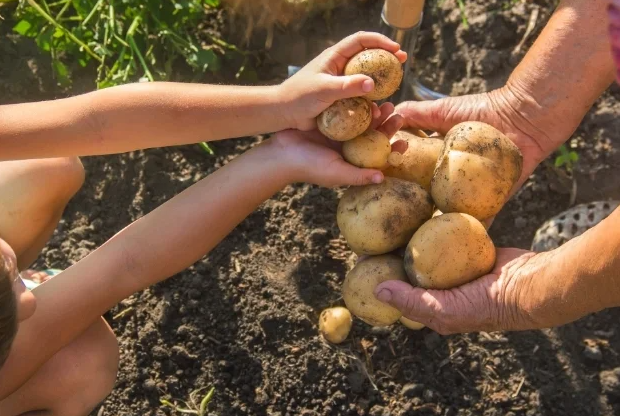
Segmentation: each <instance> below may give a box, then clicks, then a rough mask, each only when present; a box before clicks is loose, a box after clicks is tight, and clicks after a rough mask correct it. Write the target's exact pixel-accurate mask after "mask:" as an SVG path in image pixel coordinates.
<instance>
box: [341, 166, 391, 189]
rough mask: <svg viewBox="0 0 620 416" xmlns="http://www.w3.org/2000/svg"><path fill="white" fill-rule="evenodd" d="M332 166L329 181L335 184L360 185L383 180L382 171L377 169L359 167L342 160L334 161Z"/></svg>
mask: <svg viewBox="0 0 620 416" xmlns="http://www.w3.org/2000/svg"><path fill="white" fill-rule="evenodd" d="M332 167H333V170H331V171H330V172H329V176H330V177H331V178H332V180H331V181H330V182H332V183H334V184H335V185H340V186H346V185H349V186H360V185H368V184H371V183H381V182H383V178H384V177H383V173H382V172H381V171H380V170H377V169H360V168H358V167H356V166H353V165H351V164H349V163H347V162H345V161H344V160H340V161H338V162H336V163H334V164H333V165H332Z"/></svg>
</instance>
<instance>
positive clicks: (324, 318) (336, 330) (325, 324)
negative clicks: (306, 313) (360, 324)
mask: <svg viewBox="0 0 620 416" xmlns="http://www.w3.org/2000/svg"><path fill="white" fill-rule="evenodd" d="M352 325H353V318H352V317H351V312H349V310H348V309H347V308H343V307H342V306H336V307H333V308H328V309H325V310H323V312H321V315H320V316H319V332H320V333H321V335H323V337H324V338H325V339H326V340H328V341H329V342H331V343H332V344H340V343H341V342H343V341H344V340H346V339H347V337H348V336H349V332H350V331H351V326H352Z"/></svg>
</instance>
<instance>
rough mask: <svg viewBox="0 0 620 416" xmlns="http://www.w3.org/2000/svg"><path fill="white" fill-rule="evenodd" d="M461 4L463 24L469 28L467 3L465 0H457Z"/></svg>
mask: <svg viewBox="0 0 620 416" xmlns="http://www.w3.org/2000/svg"><path fill="white" fill-rule="evenodd" d="M456 2H457V4H458V5H459V10H460V12H461V21H462V22H463V26H464V27H465V29H467V28H469V21H468V20H467V14H466V13H465V3H464V2H463V0H456Z"/></svg>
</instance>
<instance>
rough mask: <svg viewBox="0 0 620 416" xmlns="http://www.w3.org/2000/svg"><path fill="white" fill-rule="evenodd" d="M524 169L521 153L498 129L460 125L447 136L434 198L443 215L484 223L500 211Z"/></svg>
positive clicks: (437, 170) (433, 180)
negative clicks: (459, 215) (457, 214)
mask: <svg viewBox="0 0 620 416" xmlns="http://www.w3.org/2000/svg"><path fill="white" fill-rule="evenodd" d="M522 169H523V156H522V154H521V151H520V150H519V148H518V147H517V146H516V145H515V144H514V143H513V142H512V141H511V140H510V139H508V138H507V137H506V136H505V135H504V134H502V133H501V132H500V131H499V130H497V129H495V128H494V127H492V126H490V125H488V124H485V123H480V122H464V123H460V124H457V125H456V126H454V127H453V128H452V129H451V130H450V131H449V132H448V133H447V134H446V137H445V140H444V146H443V148H442V150H441V154H440V156H439V158H438V160H437V166H436V168H435V172H434V174H433V179H432V181H431V195H432V197H433V200H434V201H435V204H436V205H437V208H439V209H440V210H441V211H442V212H444V213H448V212H464V213H467V214H470V215H472V216H474V217H476V218H477V219H479V220H485V219H488V218H490V217H493V216H494V215H496V214H497V213H498V212H499V211H500V210H501V208H502V207H503V205H504V204H505V203H506V201H507V198H508V194H509V193H510V191H511V189H512V187H513V186H514V185H515V183H516V182H517V181H518V180H519V177H520V176H521V171H522Z"/></svg>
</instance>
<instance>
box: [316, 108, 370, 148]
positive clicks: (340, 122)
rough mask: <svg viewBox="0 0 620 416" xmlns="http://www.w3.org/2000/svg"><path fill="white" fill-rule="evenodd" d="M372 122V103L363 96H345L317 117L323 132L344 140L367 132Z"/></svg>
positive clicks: (330, 136)
mask: <svg viewBox="0 0 620 416" xmlns="http://www.w3.org/2000/svg"><path fill="white" fill-rule="evenodd" d="M371 122H372V105H371V103H370V101H368V100H367V99H365V98H362V97H353V98H345V99H342V100H338V101H336V102H334V103H333V104H332V105H330V106H329V107H327V109H326V110H325V111H323V112H322V113H321V114H319V116H318V117H317V119H316V124H317V126H318V129H319V131H320V132H321V133H323V134H324V135H325V136H326V137H328V138H330V139H332V140H336V141H339V142H344V141H347V140H351V139H354V138H356V137H357V136H359V135H360V134H362V133H363V132H365V131H366V130H367V129H368V127H370V123H371Z"/></svg>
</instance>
